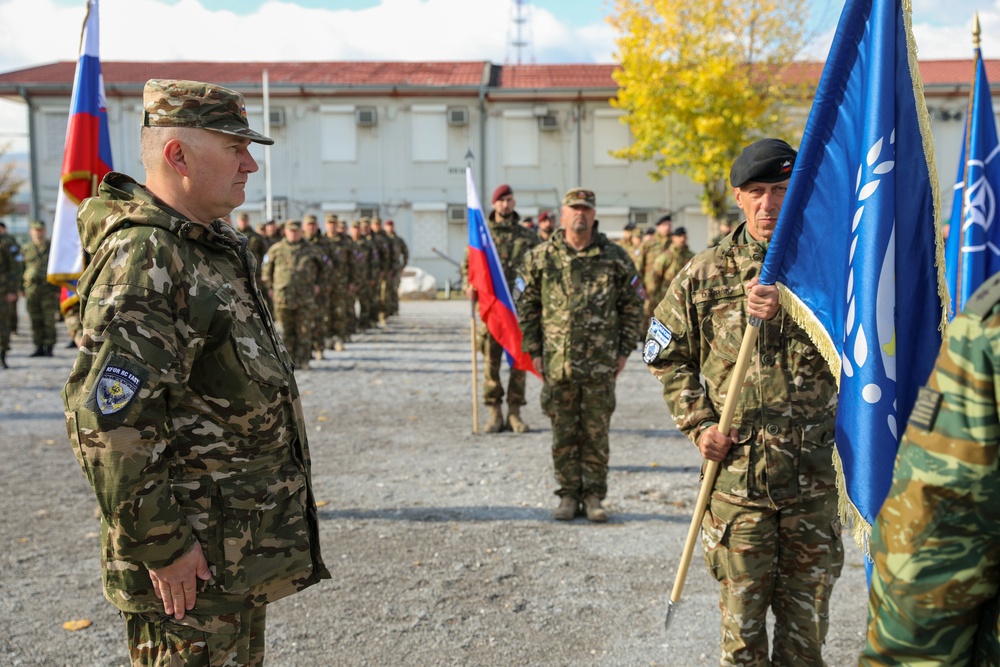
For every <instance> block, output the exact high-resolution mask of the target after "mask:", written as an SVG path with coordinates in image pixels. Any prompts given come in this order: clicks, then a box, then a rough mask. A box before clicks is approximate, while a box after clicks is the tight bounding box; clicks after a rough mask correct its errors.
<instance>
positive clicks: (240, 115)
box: [142, 79, 274, 145]
mask: <svg viewBox="0 0 1000 667" xmlns="http://www.w3.org/2000/svg"><path fill="white" fill-rule="evenodd" d="M142 105H143V109H144V111H145V113H144V114H143V121H142V124H143V126H144V127H198V128H202V129H204V130H212V131H213V132H221V133H223V134H231V135H233V136H236V137H243V138H244V139H249V140H250V141H255V142H257V143H258V144H268V145H271V144H273V143H274V139H271V138H270V137H265V136H264V135H263V134H258V133H257V132H254V131H253V130H251V129H250V123H249V122H247V109H246V103H245V102H244V101H243V96H242V95H241V94H239V93H238V92H236V91H235V90H230V89H229V88H223V87H222V86H217V85H215V84H213V83H201V82H199V81H182V80H178V79H150V80H149V81H147V82H146V87H145V88H144V89H143V91H142Z"/></svg>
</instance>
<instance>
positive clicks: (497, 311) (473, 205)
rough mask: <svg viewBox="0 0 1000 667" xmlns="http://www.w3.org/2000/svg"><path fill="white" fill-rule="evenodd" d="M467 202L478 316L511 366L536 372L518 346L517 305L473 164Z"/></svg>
mask: <svg viewBox="0 0 1000 667" xmlns="http://www.w3.org/2000/svg"><path fill="white" fill-rule="evenodd" d="M465 185H466V206H467V207H468V210H469V284H470V285H472V286H473V287H475V288H476V291H477V292H478V297H479V317H480V319H482V321H483V323H484V324H485V325H486V328H487V329H489V331H490V335H491V336H493V338H494V339H495V340H496V341H497V342H498V343H500V346H501V347H502V348H503V349H504V352H506V353H507V363H509V364H510V366H511V368H516V369H517V370H521V371H530V372H532V373H535V374H536V375H537V373H536V372H535V368H534V366H532V364H531V357H529V356H528V354H527V353H526V352H523V351H522V350H521V325H520V324H519V323H518V320H517V309H516V308H514V299H513V298H511V295H510V288H509V287H508V285H507V278H506V277H505V276H504V273H503V267H502V266H501V265H500V257H499V256H497V249H496V246H494V245H493V237H492V236H490V230H489V227H487V226H486V218H485V217H484V216H483V207H482V206H481V205H480V203H479V195H478V194H477V193H476V184H475V183H474V182H473V180H472V168H471V167H466V168H465Z"/></svg>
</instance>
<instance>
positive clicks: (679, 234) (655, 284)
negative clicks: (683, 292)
mask: <svg viewBox="0 0 1000 667" xmlns="http://www.w3.org/2000/svg"><path fill="white" fill-rule="evenodd" d="M692 257H694V253H693V252H691V249H690V248H688V245H687V230H686V229H684V228H683V227H678V228H677V229H675V230H673V231H671V232H670V245H669V246H667V249H666V250H665V251H663V252H662V253H660V255H659V256H658V257H657V258H656V259H654V260H653V268H652V270H650V271H649V276H650V280H649V283H647V284H646V291H647V296H648V300H647V301H646V316H647V317H652V316H653V309H654V308H656V306H657V305H658V304H659V303H660V301H662V300H663V297H664V295H666V293H667V288H668V287H670V283H671V281H673V279H674V276H676V275H677V274H678V273H680V271H681V269H683V268H684V265H685V264H687V263H688V262H689V261H690V260H691V258H692ZM650 302H652V303H653V305H652V306H650V305H649V304H650Z"/></svg>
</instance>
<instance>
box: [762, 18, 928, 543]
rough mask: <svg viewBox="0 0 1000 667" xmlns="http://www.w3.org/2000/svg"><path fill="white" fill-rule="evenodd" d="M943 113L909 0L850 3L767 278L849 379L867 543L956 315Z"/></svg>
mask: <svg viewBox="0 0 1000 667" xmlns="http://www.w3.org/2000/svg"><path fill="white" fill-rule="evenodd" d="M934 164H935V162H934V153H933V145H932V143H931V131H930V119H929V117H928V115H927V107H926V105H925V103H924V96H923V84H922V82H921V80H920V74H919V72H918V70H917V57H916V46H915V44H914V42H913V36H912V31H911V24H910V12H909V7H908V3H906V4H904V0H848V2H847V5H846V6H845V7H844V12H843V14H842V16H841V18H840V24H839V26H838V28H837V32H836V36H835V37H834V42H833V46H832V47H831V50H830V55H829V57H828V58H827V61H826V66H825V67H824V69H823V75H822V77H821V79H820V84H819V90H818V92H817V94H816V99H815V101H814V103H813V107H812V110H811V111H810V114H809V120H808V122H807V124H806V129H805V134H804V136H803V139H802V147H801V150H800V152H799V155H798V159H797V160H796V162H795V168H794V170H793V172H792V177H791V183H790V185H789V189H788V193H787V194H786V196H785V200H784V204H783V205H782V209H781V216H780V218H779V220H778V224H777V227H776V228H775V231H774V236H773V238H772V239H771V242H770V246H769V248H768V251H767V256H766V258H765V260H764V265H763V267H762V270H761V282H762V283H764V284H774V283H775V282H778V283H779V286H780V288H781V291H782V295H781V299H782V305H783V307H785V308H786V309H787V310H788V311H789V312H790V313H791V314H792V316H793V317H795V318H796V320H797V321H798V322H800V324H802V325H803V327H804V328H805V329H806V330H807V331H809V333H810V334H811V335H812V338H813V340H814V341H815V342H816V344H817V347H819V348H820V350H821V351H822V353H823V355H824V356H825V358H826V359H827V361H828V362H829V364H830V368H831V369H832V371H833V373H834V376H835V377H838V379H839V383H840V389H839V402H838V406H837V425H836V443H837V447H836V454H835V457H834V459H835V465H836V466H837V468H838V478H839V479H838V487H839V489H840V492H841V494H840V499H841V516H842V517H844V518H845V519H846V520H847V521H848V522H849V523H850V525H851V526H852V527H853V529H854V531H853V532H854V538H855V540H856V541H857V542H858V543H859V544H860V545H862V546H863V547H865V548H867V544H868V537H869V536H870V534H871V524H872V522H873V521H874V519H875V517H876V515H877V514H878V512H879V509H880V508H881V506H882V503H883V501H884V500H885V497H886V494H887V493H888V491H889V487H890V485H891V483H892V472H893V464H894V461H895V457H896V450H897V448H898V445H899V439H900V437H901V436H902V434H903V431H904V429H905V427H906V422H907V420H908V418H909V415H910V410H911V409H912V408H913V404H914V402H915V401H916V397H917V392H918V390H919V389H920V387H921V386H922V385H923V384H924V383H925V382H926V380H927V377H928V375H929V374H930V371H931V369H932V368H933V366H934V361H935V359H936V358H937V351H938V348H939V347H940V345H941V339H942V330H943V327H944V325H945V322H946V319H945V310H944V305H943V304H944V302H945V300H946V298H947V296H946V294H947V293H946V290H945V286H944V280H943V278H944V276H943V274H944V261H943V252H942V249H941V247H940V244H939V243H938V241H937V239H938V238H939V229H938V225H939V223H938V219H939V215H940V201H939V195H938V191H937V183H938V178H937V173H936V169H935V166H934Z"/></svg>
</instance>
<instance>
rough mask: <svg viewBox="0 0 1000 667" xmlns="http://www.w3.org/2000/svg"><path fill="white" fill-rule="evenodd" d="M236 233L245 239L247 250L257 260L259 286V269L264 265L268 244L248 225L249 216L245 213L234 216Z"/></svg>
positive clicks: (258, 282) (258, 281)
mask: <svg viewBox="0 0 1000 667" xmlns="http://www.w3.org/2000/svg"><path fill="white" fill-rule="evenodd" d="M236 231H238V232H239V233H240V234H242V235H243V236H245V237H247V248H248V249H249V250H250V252H252V253H253V257H254V259H256V260H257V284H260V278H261V267H263V265H264V253H266V252H267V249H268V243H267V241H265V240H264V237H263V236H261V235H260V234H258V233H257V230H255V229H254V228H253V225H251V224H250V216H249V215H247V214H246V213H240V214H239V215H238V216H236Z"/></svg>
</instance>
